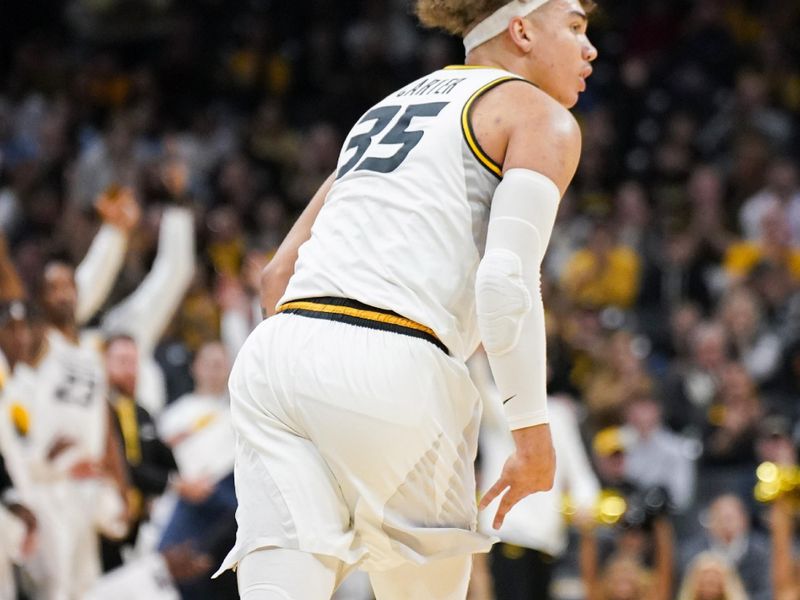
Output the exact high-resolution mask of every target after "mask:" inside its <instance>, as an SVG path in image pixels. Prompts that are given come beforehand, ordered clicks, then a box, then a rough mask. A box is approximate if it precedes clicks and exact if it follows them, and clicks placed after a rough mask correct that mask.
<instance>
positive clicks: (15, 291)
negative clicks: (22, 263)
mask: <svg viewBox="0 0 800 600" xmlns="http://www.w3.org/2000/svg"><path fill="white" fill-rule="evenodd" d="M25 295H26V294H25V285H24V284H23V283H22V279H20V276H19V273H18V272H17V268H16V267H15V266H14V262H13V261H12V260H11V253H10V252H9V249H8V242H7V241H6V238H5V236H4V235H0V300H3V301H8V300H21V299H23V298H25Z"/></svg>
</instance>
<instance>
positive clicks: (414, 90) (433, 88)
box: [397, 77, 466, 96]
mask: <svg viewBox="0 0 800 600" xmlns="http://www.w3.org/2000/svg"><path fill="white" fill-rule="evenodd" d="M465 80H466V77H458V78H456V79H423V80H421V81H418V82H417V83H416V84H415V85H414V87H411V88H407V89H404V90H400V91H399V92H397V95H398V96H425V95H431V94H436V95H444V94H449V93H450V92H452V91H453V90H454V89H455V88H456V86H457V85H458V84H459V83H461V82H462V81H465Z"/></svg>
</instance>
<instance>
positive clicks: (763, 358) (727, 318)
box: [719, 287, 782, 383]
mask: <svg viewBox="0 0 800 600" xmlns="http://www.w3.org/2000/svg"><path fill="white" fill-rule="evenodd" d="M719 321H720V323H722V325H723V326H724V327H725V328H726V329H727V330H728V333H729V336H730V341H731V344H732V346H733V348H734V351H735V353H736V356H738V357H739V360H740V361H741V362H742V365H743V366H744V368H745V369H746V370H747V372H748V373H749V374H750V376H751V377H752V378H753V379H754V380H755V381H756V382H757V383H763V382H766V381H769V380H770V378H772V377H773V376H774V375H775V372H776V371H777V370H778V368H779V367H780V358H781V350H782V345H781V340H780V337H779V336H778V334H777V332H775V331H772V330H770V329H768V328H767V326H766V323H765V320H764V315H763V310H762V309H761V306H760V304H759V303H758V299H757V297H756V295H755V294H754V293H753V292H751V291H750V290H749V289H748V288H746V287H740V288H737V289H734V290H732V291H730V292H729V293H727V294H726V295H725V297H724V298H723V299H722V300H721V302H720V307H719Z"/></svg>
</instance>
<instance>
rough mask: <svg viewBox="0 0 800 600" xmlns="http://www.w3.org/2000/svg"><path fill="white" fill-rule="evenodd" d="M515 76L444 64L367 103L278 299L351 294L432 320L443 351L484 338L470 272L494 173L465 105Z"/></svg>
mask: <svg viewBox="0 0 800 600" xmlns="http://www.w3.org/2000/svg"><path fill="white" fill-rule="evenodd" d="M519 79H520V78H519V77H518V76H517V75H514V74H512V73H509V72H506V71H503V70H500V69H495V68H487V67H448V68H446V69H443V70H440V71H435V72H434V73H431V74H430V75H426V76H425V77H423V78H421V79H419V80H417V81H415V82H413V83H411V84H409V85H407V86H405V87H404V88H402V89H400V90H398V91H397V92H395V93H393V94H391V95H390V96H388V97H387V98H385V99H384V100H382V101H381V102H379V103H378V104H376V105H375V106H374V107H372V108H371V109H370V110H369V111H367V112H366V113H365V114H364V116H363V117H362V118H361V119H360V120H359V121H358V123H356V124H355V126H354V127H353V129H352V130H351V131H350V134H349V135H348V137H347V139H346V140H345V143H344V146H343V148H342V152H341V155H340V157H339V164H338V167H337V173H336V180H335V182H334V184H333V187H332V189H331V191H330V193H329V194H328V197H327V199H326V201H325V204H324V206H323V208H322V210H321V211H320V213H319V216H318V217H317V219H316V222H315V223H314V226H313V228H312V231H311V238H310V239H309V240H308V241H307V242H306V243H305V244H303V245H302V246H301V247H300V251H299V258H298V261H297V263H296V265H295V273H294V276H293V277H292V278H291V280H290V281H289V285H288V288H287V290H286V293H285V294H284V296H283V298H282V299H281V303H284V302H287V301H290V300H299V299H303V298H314V297H327V296H333V297H341V298H349V299H352V300H356V301H358V302H362V303H364V304H367V305H370V306H374V307H376V308H379V309H385V310H391V311H394V312H396V313H398V314H400V315H402V316H403V317H406V318H408V319H412V320H413V321H416V322H417V323H420V324H422V325H424V326H426V327H429V328H430V329H432V330H433V331H434V332H435V333H436V336H437V337H438V338H439V339H440V340H441V341H442V342H443V343H444V345H445V346H447V347H448V349H449V350H450V352H451V354H453V355H454V356H457V357H460V358H466V357H467V356H469V355H470V354H471V353H472V352H473V351H474V349H475V348H476V347H477V345H478V343H479V341H480V337H479V333H478V328H477V318H476V314H475V291H474V283H475V272H476V270H477V268H478V263H479V262H480V258H481V255H482V253H483V246H484V243H485V238H486V228H487V225H488V218H489V207H490V204H491V199H492V195H493V193H494V190H495V188H496V187H497V184H498V183H499V182H500V178H501V176H502V168H501V166H500V165H498V164H496V163H495V162H494V161H492V160H491V158H489V157H488V156H487V155H486V154H485V153H484V152H483V150H482V149H481V148H480V146H479V145H478V143H477V141H476V139H475V134H474V132H473V131H472V127H471V124H470V109H471V107H472V106H473V104H474V102H475V100H476V99H477V98H478V97H479V96H480V95H481V94H482V93H484V92H485V91H488V90H489V89H491V88H493V87H494V86H496V85H499V84H501V83H504V82H506V81H511V80H519Z"/></svg>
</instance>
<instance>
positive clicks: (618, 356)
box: [584, 330, 654, 430]
mask: <svg viewBox="0 0 800 600" xmlns="http://www.w3.org/2000/svg"><path fill="white" fill-rule="evenodd" d="M639 354H640V351H637V345H636V337H635V336H634V335H633V334H632V333H630V332H629V331H624V330H621V331H617V332H615V333H613V334H612V335H611V336H610V337H608V338H607V339H606V341H605V348H604V351H603V352H602V353H601V359H600V361H599V364H598V365H597V366H596V368H595V370H594V372H593V373H592V374H591V375H590V376H589V377H588V380H587V383H586V387H585V390H584V398H585V401H586V405H587V408H588V409H589V425H590V426H591V427H593V428H594V429H595V430H599V429H602V428H603V427H608V426H610V425H620V424H622V422H623V420H624V406H625V403H626V402H627V400H628V399H629V398H630V397H631V396H633V395H639V394H648V393H650V392H651V391H652V390H653V387H654V382H653V379H652V377H650V374H649V373H648V372H647V370H646V368H645V365H644V361H643V360H642V357H641V356H640V355H639Z"/></svg>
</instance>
